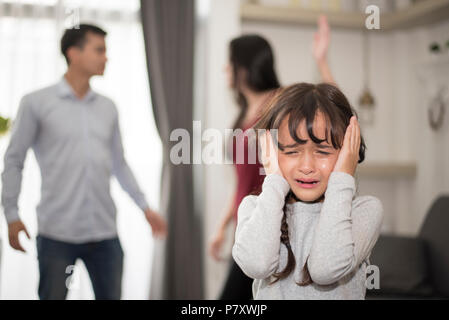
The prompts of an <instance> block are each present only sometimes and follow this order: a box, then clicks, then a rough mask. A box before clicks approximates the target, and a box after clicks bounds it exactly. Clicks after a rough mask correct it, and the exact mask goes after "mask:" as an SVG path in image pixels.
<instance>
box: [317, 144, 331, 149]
mask: <svg viewBox="0 0 449 320" xmlns="http://www.w3.org/2000/svg"><path fill="white" fill-rule="evenodd" d="M316 147H317V148H318V149H332V147H331V146H329V145H326V144H317V145H316Z"/></svg>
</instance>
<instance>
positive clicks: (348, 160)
mask: <svg viewBox="0 0 449 320" xmlns="http://www.w3.org/2000/svg"><path fill="white" fill-rule="evenodd" d="M360 141H361V138H360V126H359V123H358V121H357V118H356V117H355V116H352V117H351V120H350V122H349V126H348V127H347V128H346V133H345V138H344V141H343V146H342V147H341V150H340V153H339V154H338V158H337V162H336V163H335V167H334V170H333V171H339V172H346V173H348V174H350V175H352V176H354V173H355V170H356V168H357V164H358V161H359V150H360Z"/></svg>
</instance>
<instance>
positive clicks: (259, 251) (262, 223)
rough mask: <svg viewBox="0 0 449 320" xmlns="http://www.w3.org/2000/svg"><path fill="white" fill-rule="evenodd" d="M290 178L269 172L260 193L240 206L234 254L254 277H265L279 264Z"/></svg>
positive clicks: (246, 271)
mask: <svg viewBox="0 0 449 320" xmlns="http://www.w3.org/2000/svg"><path fill="white" fill-rule="evenodd" d="M289 190H290V186H289V184H288V182H287V181H286V180H285V179H284V178H283V177H281V176H280V175H277V174H270V175H268V176H266V178H265V180H264V182H263V184H262V192H261V194H260V195H259V196H247V197H245V198H244V199H243V201H242V203H241V204H240V206H239V209H238V221H237V228H236V233H235V242H234V246H233V247H232V256H233V258H234V260H235V262H236V263H237V265H238V266H239V267H240V268H241V269H242V271H243V272H244V273H245V274H246V275H247V276H248V277H250V278H253V279H265V278H267V277H269V276H270V275H271V274H273V273H274V272H276V270H277V267H278V264H279V248H280V237H281V222H282V216H283V207H284V203H285V196H286V195H287V193H288V191H289Z"/></svg>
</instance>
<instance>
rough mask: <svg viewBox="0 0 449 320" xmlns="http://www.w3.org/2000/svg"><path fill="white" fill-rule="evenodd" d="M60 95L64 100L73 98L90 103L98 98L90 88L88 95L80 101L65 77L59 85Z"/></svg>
mask: <svg viewBox="0 0 449 320" xmlns="http://www.w3.org/2000/svg"><path fill="white" fill-rule="evenodd" d="M58 93H59V96H60V97H62V98H67V97H71V98H75V99H78V100H81V101H90V100H93V99H94V98H95V97H96V93H95V92H94V91H93V90H92V89H91V88H90V86H89V89H88V91H87V93H86V95H85V96H84V97H83V98H82V99H79V98H78V96H77V95H76V94H75V92H74V91H73V88H72V87H71V86H70V84H69V83H68V82H67V80H66V79H65V77H64V76H62V78H61V80H60V81H59V83H58Z"/></svg>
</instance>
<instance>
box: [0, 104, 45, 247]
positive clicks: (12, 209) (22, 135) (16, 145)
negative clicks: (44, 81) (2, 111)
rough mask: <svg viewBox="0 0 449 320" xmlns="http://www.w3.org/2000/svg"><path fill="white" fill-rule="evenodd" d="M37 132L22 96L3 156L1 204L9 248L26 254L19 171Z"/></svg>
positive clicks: (29, 106)
mask: <svg viewBox="0 0 449 320" xmlns="http://www.w3.org/2000/svg"><path fill="white" fill-rule="evenodd" d="M38 131H39V121H38V119H37V117H36V115H35V114H34V112H33V109H32V105H31V103H30V102H29V101H28V99H27V97H26V96H25V97H24V98H22V100H21V102H20V106H19V111H18V114H17V118H16V120H15V122H14V124H13V128H12V133H11V140H10V142H9V145H8V148H7V149H6V153H5V157H4V169H3V173H2V205H3V208H4V212H5V217H6V221H7V223H8V234H9V243H10V245H11V246H12V247H13V248H14V249H17V250H21V251H25V250H24V249H23V248H22V246H21V245H20V242H19V232H20V231H22V230H23V231H25V233H26V235H27V236H28V238H30V236H29V234H28V232H27V230H26V228H25V226H24V225H23V223H22V222H21V221H20V217H19V207H18V198H19V194H20V189H21V184H22V170H23V165H24V162H25V158H26V154H27V151H28V149H29V148H30V147H31V146H32V145H33V143H34V141H35V139H36V136H37V134H38Z"/></svg>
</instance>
